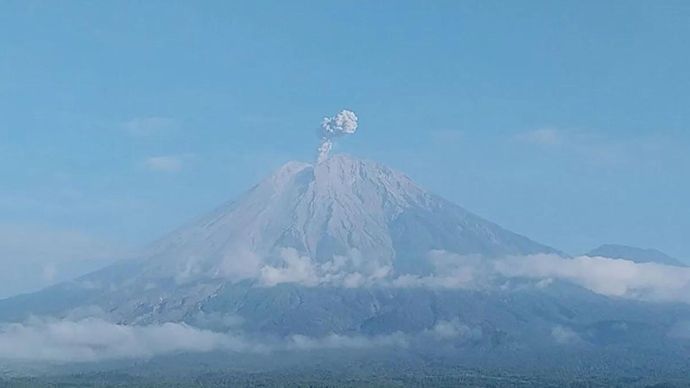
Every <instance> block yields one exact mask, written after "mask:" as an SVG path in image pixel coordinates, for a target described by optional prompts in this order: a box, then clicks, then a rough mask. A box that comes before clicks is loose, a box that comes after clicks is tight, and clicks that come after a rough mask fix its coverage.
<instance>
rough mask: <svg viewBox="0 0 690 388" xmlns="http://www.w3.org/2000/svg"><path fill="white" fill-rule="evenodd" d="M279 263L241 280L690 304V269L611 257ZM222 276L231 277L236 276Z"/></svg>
mask: <svg viewBox="0 0 690 388" xmlns="http://www.w3.org/2000/svg"><path fill="white" fill-rule="evenodd" d="M280 258H281V261H282V262H274V263H272V264H266V263H264V262H263V261H262V260H261V258H258V257H253V256H252V260H251V263H252V268H253V269H252V271H244V272H243V276H242V277H241V278H254V279H256V280H257V281H258V283H259V284H260V285H262V286H263V287H272V286H275V285H277V284H281V283H295V284H300V285H303V286H308V287H315V286H320V285H329V286H337V287H349V288H356V287H369V286H372V285H376V286H383V287H394V288H445V289H473V290H478V289H490V288H502V287H504V286H505V284H506V280H508V279H522V280H528V281H531V282H533V285H534V287H537V288H543V287H548V286H549V285H551V284H552V282H553V281H554V280H560V281H566V282H570V283H573V284H576V285H578V286H581V287H583V288H586V289H588V290H590V291H592V292H595V293H598V294H601V295H606V296H610V297H620V298H628V299H637V300H644V301H649V302H682V303H690V268H685V267H676V266H668V265H662V264H657V263H635V262H632V261H629V260H622V259H611V258H606V257H588V256H580V257H574V258H565V257H561V256H558V255H555V254H535V255H528V256H510V257H504V258H500V259H489V258H485V257H481V256H478V255H470V256H468V255H459V254H455V253H451V252H446V251H439V250H434V251H430V252H429V253H428V255H427V256H426V260H428V261H429V263H430V264H431V266H432V268H434V270H433V272H432V273H431V274H429V275H423V276H422V275H414V274H397V273H395V271H394V269H393V267H392V266H391V265H390V264H389V263H372V262H366V261H360V260H358V259H357V256H356V254H354V255H351V257H340V256H339V257H336V258H334V259H333V260H332V261H329V262H315V261H314V260H312V259H311V258H309V257H308V256H305V255H300V254H299V253H298V252H297V251H296V250H294V249H283V250H282V251H281V255H280ZM362 262H366V265H365V266H363V265H362V264H361V263H362ZM216 273H218V272H216ZM223 276H230V277H232V273H230V274H228V273H223Z"/></svg>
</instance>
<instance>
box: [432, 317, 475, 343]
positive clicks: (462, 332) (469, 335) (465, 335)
mask: <svg viewBox="0 0 690 388" xmlns="http://www.w3.org/2000/svg"><path fill="white" fill-rule="evenodd" d="M426 333H427V334H431V335H432V336H433V337H434V338H436V339H437V340H449V339H470V340H478V339H481V338H482V330H481V328H471V327H469V326H467V325H465V324H463V323H461V322H460V321H459V320H458V319H457V318H455V319H453V320H450V321H445V320H441V321H438V322H437V323H436V324H435V325H434V327H432V328H431V329H429V330H426Z"/></svg>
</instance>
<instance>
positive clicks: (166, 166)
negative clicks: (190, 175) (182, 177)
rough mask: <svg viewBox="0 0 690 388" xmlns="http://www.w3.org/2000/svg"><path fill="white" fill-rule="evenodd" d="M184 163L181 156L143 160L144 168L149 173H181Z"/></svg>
mask: <svg viewBox="0 0 690 388" xmlns="http://www.w3.org/2000/svg"><path fill="white" fill-rule="evenodd" d="M184 162H185V158H184V156H182V155H161V156H150V157H148V158H146V160H144V166H145V167H146V168H147V169H149V170H150V171H155V172H165V173H176V172H180V171H182V169H183V167H184Z"/></svg>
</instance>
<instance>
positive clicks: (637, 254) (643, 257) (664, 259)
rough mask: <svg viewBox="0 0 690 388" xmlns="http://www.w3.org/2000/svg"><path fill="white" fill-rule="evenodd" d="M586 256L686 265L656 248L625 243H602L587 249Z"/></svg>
mask: <svg viewBox="0 0 690 388" xmlns="http://www.w3.org/2000/svg"><path fill="white" fill-rule="evenodd" d="M587 256H602V257H610V258H612V259H625V260H630V261H634V262H636V263H659V264H666V265H677V266H682V267H686V266H687V265H686V264H685V263H683V262H681V261H680V260H678V259H675V258H673V257H671V256H669V255H667V254H665V253H664V252H661V251H658V250H656V249H645V248H636V247H630V246H627V245H616V244H604V245H602V246H600V247H599V248H596V249H594V250H591V251H589V252H588V253H587Z"/></svg>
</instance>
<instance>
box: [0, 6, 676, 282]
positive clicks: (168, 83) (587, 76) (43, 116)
mask: <svg viewBox="0 0 690 388" xmlns="http://www.w3.org/2000/svg"><path fill="white" fill-rule="evenodd" d="M688 20H690V3H689V2H687V1H657V2H653V1H640V2H635V1H570V2H566V1H543V2H542V1H527V2H514V1H504V2H491V1H448V2H444V1H434V2H404V1H376V2H373V1H339V2H334V1H323V2H317V1H308V2H285V1H275V2H265V1H252V2H250V1H246V2H229V1H217V2H214V1H204V2H191V1H185V2H182V1H145V2H142V1H131V2H128V1H97V2H94V1H63V2H47V1H27V0H22V1H3V2H2V3H0V182H1V184H0V226H1V228H0V231H4V232H3V233H2V234H4V235H5V237H0V255H2V254H4V255H5V259H6V260H7V258H8V257H10V253H8V252H11V254H12V255H14V256H13V257H17V256H19V255H27V256H31V255H34V256H36V257H39V256H41V255H39V254H37V253H36V252H35V251H36V250H39V251H40V252H39V253H41V254H43V256H41V257H48V256H50V255H49V254H47V253H46V252H50V251H51V250H53V249H54V250H55V251H59V252H62V253H60V254H62V255H63V256H68V255H69V252H72V251H70V249H77V248H78V247H80V246H82V245H84V246H88V247H90V249H93V250H94V251H96V250H100V248H98V249H96V248H94V247H100V246H101V245H99V244H101V242H103V244H104V245H103V246H112V245H114V246H116V247H118V248H119V247H121V246H125V247H136V246H139V245H141V244H145V243H146V242H148V241H151V240H153V239H155V238H157V237H158V236H160V235H162V234H164V233H166V232H167V231H169V230H171V229H172V228H174V227H176V226H178V225H179V224H181V223H184V222H186V221H188V220H189V219H190V218H193V217H195V216H197V215H199V214H201V213H203V212H205V211H207V210H209V209H211V208H213V207H215V206H216V205H217V204H219V203H221V202H223V201H225V200H228V199H231V198H233V197H235V196H236V195H237V194H238V193H240V192H242V191H243V190H245V189H247V188H248V187H249V186H251V185H252V184H254V183H255V182H256V181H257V180H258V179H260V178H261V177H262V176H264V175H266V174H268V173H269V172H270V171H271V170H272V169H274V168H276V167H277V166H279V165H280V164H282V163H283V162H285V161H288V160H291V159H300V160H311V159H312V158H313V157H314V154H315V147H316V143H317V139H316V135H315V130H316V128H317V127H318V124H319V122H320V120H321V118H322V117H323V116H325V115H331V114H333V113H335V112H336V111H338V110H340V109H342V108H349V109H352V110H354V111H355V112H356V113H357V114H358V116H359V117H360V129H359V131H358V133H357V134H356V135H355V136H352V137H350V138H347V139H341V140H340V141H339V142H338V144H337V149H338V150H340V151H345V152H348V153H351V154H354V155H357V156H361V157H366V158H370V159H375V160H379V161H382V162H384V163H386V164H388V165H390V166H392V167H394V168H397V169H399V170H402V171H404V172H406V173H407V174H408V175H410V176H411V177H412V178H413V179H415V180H417V181H418V182H419V183H420V184H422V185H423V186H425V187H427V188H429V189H430V190H432V191H434V192H436V193H438V194H441V195H443V196H445V197H447V198H448V199H450V200H452V201H454V202H457V203H459V204H461V205H462V206H464V207H466V208H468V209H469V210H472V211H474V212H476V213H478V214H479V215H482V216H484V217H486V218H488V219H490V220H493V221H495V222H497V223H499V224H501V225H503V226H505V227H507V228H509V229H512V230H514V231H517V232H519V233H522V234H525V235H527V236H529V237H531V238H533V239H535V240H538V241H540V242H543V243H546V244H549V245H552V246H554V247H557V248H559V249H562V250H565V251H567V252H570V253H574V254H575V253H582V252H584V251H587V250H589V249H590V248H593V247H594V246H596V245H598V244H601V243H607V242H614V243H624V244H629V245H636V246H643V247H655V248H658V249H661V250H663V251H666V252H667V253H669V254H671V255H673V256H677V257H679V258H681V259H686V260H687V259H690V239H688V238H687V234H688V231H690V153H689V152H688V150H690V71H689V69H690V48H689V47H690V23H688ZM60 233H65V234H66V235H67V236H71V237H69V238H59V239H56V238H54V236H56V235H60ZM8 236H9V237H8ZM13 236H14V237H13ZM30 236H39V237H41V239H38V240H39V241H42V244H43V245H41V243H36V242H32V243H30V245H31V246H30V247H23V246H22V241H31V239H29V238H28V237H30ZM51 236H52V237H51ZM105 242H107V243H105ZM71 243H74V244H76V245H75V246H70V244H71ZM3 244H4V245H5V247H4V248H3ZM51 244H55V245H59V246H57V247H53V246H51ZM79 244H82V245H79ZM8 247H9V248H8ZM75 247H77V248H75ZM103 250H107V249H106V248H103ZM3 252H4V253H3ZM65 252H67V253H65ZM56 256H59V254H56ZM0 260H2V258H0ZM36 260H38V261H40V260H43V259H38V258H37V259H36ZM46 260H47V259H46ZM51 260H52V259H51ZM55 260H58V259H55ZM51 274H52V272H51V270H50V268H49V269H48V270H47V273H46V274H45V275H46V277H47V278H51Z"/></svg>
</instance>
